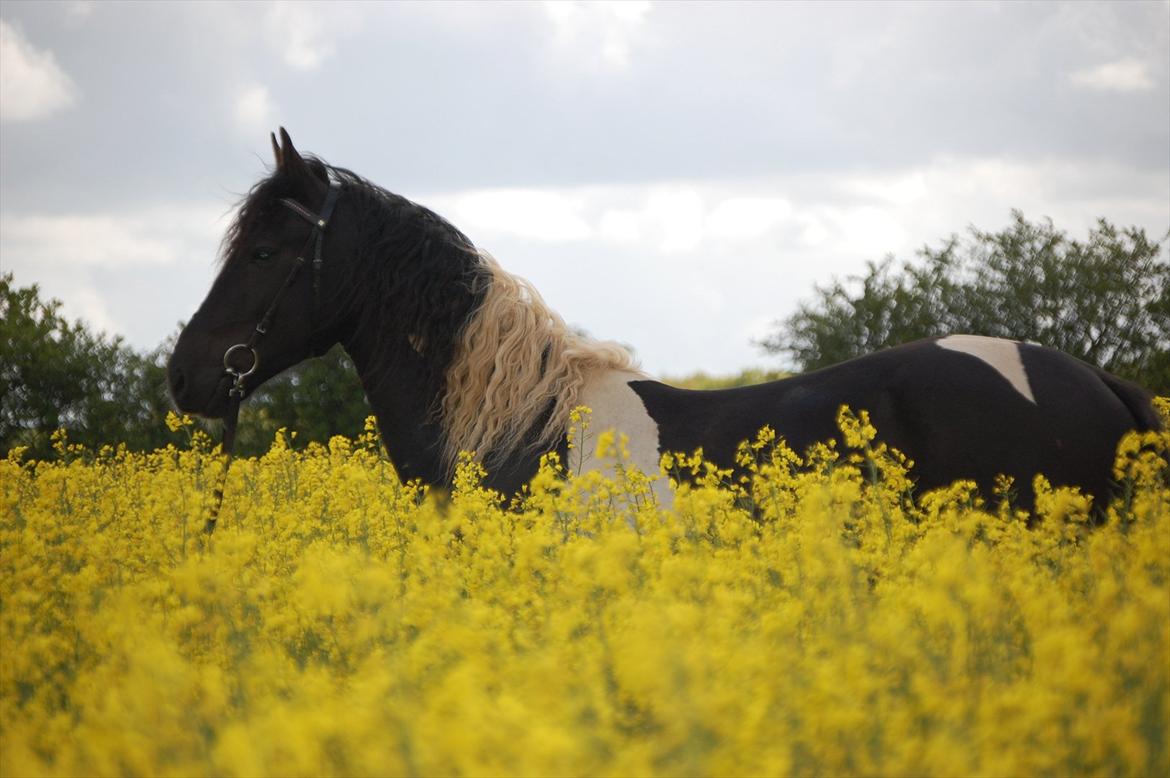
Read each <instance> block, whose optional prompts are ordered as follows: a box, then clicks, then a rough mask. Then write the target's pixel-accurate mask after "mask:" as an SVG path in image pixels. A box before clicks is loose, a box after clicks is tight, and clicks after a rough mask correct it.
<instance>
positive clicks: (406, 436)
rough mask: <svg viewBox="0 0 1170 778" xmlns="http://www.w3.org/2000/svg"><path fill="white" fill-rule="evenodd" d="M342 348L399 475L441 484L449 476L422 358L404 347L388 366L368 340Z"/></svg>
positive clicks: (441, 433)
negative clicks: (359, 380) (358, 381)
mask: <svg viewBox="0 0 1170 778" xmlns="http://www.w3.org/2000/svg"><path fill="white" fill-rule="evenodd" d="M345 348H346V351H347V352H348V353H349V355H350V358H351V359H353V363H354V366H355V367H356V368H357V371H358V375H359V376H361V379H362V386H363V387H364V388H365V390H366V398H367V399H368V400H369V401H370V406H371V407H372V408H373V409H374V415H375V416H376V417H377V419H378V429H379V431H380V432H381V434H382V442H383V444H384V445H385V446H386V452H387V453H388V454H389V455H390V461H392V462H393V463H394V467H395V469H396V470H397V471H398V475H399V477H400V478H401V479H402V480H403V481H409V480H414V479H420V480H422V481H423V483H426V484H428V485H432V486H434V485H441V484H443V483H444V482H445V481H446V477H447V474H446V468H445V467H444V464H443V461H442V457H441V454H442V450H443V445H442V444H443V437H442V436H443V431H442V427H441V426H440V424H439V423H438V420H437V419H435V418H434V413H433V409H434V400H435V398H434V396H433V394H431V391H430V389H429V388H428V386H427V381H426V372H425V369H424V365H423V362H422V359H421V358H419V357H418V356H417V355H416V354H415V353H414V351H412V350H409V349H406V350H404V355H403V356H401V357H400V358H399V359H396V360H395V364H394V366H393V368H392V370H388V369H387V366H386V365H385V364H384V361H383V360H381V359H380V355H379V354H378V353H377V350H376V348H375V346H374V345H373V344H372V343H368V342H362V341H361V340H355V342H351V343H347V344H346V347H345Z"/></svg>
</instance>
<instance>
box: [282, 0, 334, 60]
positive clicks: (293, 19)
mask: <svg viewBox="0 0 1170 778" xmlns="http://www.w3.org/2000/svg"><path fill="white" fill-rule="evenodd" d="M266 23H267V27H268V31H269V35H270V37H271V39H272V41H273V42H274V43H275V45H276V46H277V47H278V48H279V50H280V52H281V55H282V57H283V58H284V63H285V64H286V65H288V66H289V67H291V68H293V69H294V70H316V69H317V68H318V67H320V65H321V63H322V62H324V61H325V59H327V58H328V57H329V56H330V55H331V54H333V42H332V41H331V40H329V39H328V38H327V37H326V34H327V30H328V28H329V25H328V24H327V23H326V20H325V18H324V14H323V13H322V12H321V10H320V7H319V6H315V5H311V4H309V3H273V4H272V5H271V6H269V9H268V14H267V17H266Z"/></svg>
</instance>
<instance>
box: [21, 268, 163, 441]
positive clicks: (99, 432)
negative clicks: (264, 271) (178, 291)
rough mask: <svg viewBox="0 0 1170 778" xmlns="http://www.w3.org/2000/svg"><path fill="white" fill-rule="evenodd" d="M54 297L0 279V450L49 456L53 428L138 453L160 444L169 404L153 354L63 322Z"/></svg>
mask: <svg viewBox="0 0 1170 778" xmlns="http://www.w3.org/2000/svg"><path fill="white" fill-rule="evenodd" d="M60 308H61V303H60V302H59V301H58V300H49V301H48V302H45V301H43V300H41V298H40V290H39V289H38V288H37V286H36V285H33V286H30V287H23V288H22V287H18V286H16V285H15V283H14V282H13V277H12V274H11V273H5V274H2V275H0V449H2V450H3V451H7V450H8V449H10V448H12V447H14V446H27V447H28V449H29V452H28V454H29V456H33V457H45V456H49V455H51V452H52V444H51V441H50V436H51V435H52V433H53V432H54V431H55V430H57V429H58V428H66V429H68V430H69V435H70V439H71V440H73V441H74V442H78V443H84V444H86V445H89V446H98V445H101V444H103V443H119V442H120V443H126V444H127V445H128V446H130V447H131V448H136V449H145V448H154V447H156V446H159V445H162V444H164V443H165V442H166V440H167V430H166V426H165V425H164V423H163V420H164V419H165V417H166V411H167V409H168V408H169V407H170V401H169V399H168V398H167V394H166V372H165V369H164V367H163V364H162V357H161V355H160V353H159V352H155V353H153V354H147V355H143V354H138V353H136V352H134V351H133V350H131V349H129V348H128V347H126V346H125V345H124V344H123V343H122V340H121V339H120V338H113V339H110V338H107V337H106V336H105V335H95V334H93V333H91V332H90V331H89V330H88V329H86V327H85V326H84V325H83V324H82V323H81V322H73V323H72V324H71V323H69V322H68V321H66V320H65V319H64V318H63V317H62V316H61V315H60Z"/></svg>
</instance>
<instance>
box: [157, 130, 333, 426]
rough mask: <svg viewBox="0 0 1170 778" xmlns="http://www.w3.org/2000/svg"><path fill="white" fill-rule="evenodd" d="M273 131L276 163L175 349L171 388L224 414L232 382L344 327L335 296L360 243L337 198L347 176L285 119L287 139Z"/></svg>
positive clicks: (250, 383) (316, 345) (250, 387)
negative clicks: (337, 174)
mask: <svg viewBox="0 0 1170 778" xmlns="http://www.w3.org/2000/svg"><path fill="white" fill-rule="evenodd" d="M271 137H272V149H273V153H274V155H275V159H276V167H275V170H274V172H273V173H272V174H271V175H270V176H269V177H267V178H265V179H263V180H262V181H260V182H259V183H258V184H256V185H255V186H254V187H253V188H252V190H251V191H250V192H249V193H248V195H247V197H246V198H245V200H244V202H243V204H242V205H241V207H240V209H239V213H238V215H237V218H236V221H235V223H234V224H233V225H232V226H231V227H230V228H229V229H228V231H227V234H226V235H225V236H224V241H223V247H222V266H221V268H220V271H219V274H218V276H217V277H216V279H215V281H214V283H213V284H212V287H211V291H210V292H208V294H207V297H206V299H204V301H203V304H202V305H200V306H199V309H198V310H197V311H196V312H195V315H194V316H192V317H191V320H190V322H189V323H188V324H187V326H186V327H184V329H183V331H182V333H180V335H179V339H178V341H177V342H176V344H175V349H174V352H173V353H172V355H171V359H170V362H169V365H168V371H167V375H168V380H169V383H170V390H171V395H172V397H173V398H174V401H175V405H176V406H177V407H178V408H179V409H180V410H182V411H184V412H188V413H196V414H200V415H203V416H208V417H211V418H219V417H222V416H224V414H225V413H226V412H227V408H228V400H229V392H230V391H231V390H232V389H233V387H235V388H236V390H237V391H239V392H240V393H241V396H242V395H246V394H248V393H250V392H252V391H254V390H255V389H256V387H258V386H260V384H262V383H264V382H265V381H266V380H267V379H269V378H271V377H272V376H274V375H276V374H278V373H280V372H281V371H283V370H285V369H286V368H288V367H291V366H292V365H295V364H297V363H298V362H301V361H302V360H304V359H306V358H307V357H309V356H312V355H314V354H318V353H323V352H324V351H325V350H327V349H328V348H329V347H330V346H331V345H333V344H334V343H336V342H337V341H338V340H339V339H340V337H341V334H342V333H341V329H342V327H343V325H344V322H343V318H342V317H340V316H338V315H337V313H336V310H334V309H331V308H330V306H329V305H328V303H330V302H331V301H333V300H335V298H336V296H337V293H338V284H337V279H338V278H339V277H340V276H341V275H342V274H341V273H339V267H338V266H339V265H344V264H345V263H346V262H347V261H348V258H349V257H351V256H352V253H353V247H352V245H349V244H350V243H351V242H352V235H353V230H352V229H347V225H346V221H347V220H350V219H351V217H350V215H349V214H348V213H347V212H346V210H345V208H344V206H339V207H337V208H336V210H334V208H333V206H334V205H335V204H336V203H337V199H338V193H339V186H340V184H339V183H338V182H337V181H335V180H331V177H330V172H329V169H328V168H327V167H326V166H325V165H324V164H322V163H321V162H319V161H318V160H316V159H313V158H311V157H310V158H308V159H306V158H303V157H302V156H301V155H300V154H299V153H298V152H297V150H296V148H295V147H294V146H293V143H292V140H291V139H290V138H289V136H288V133H287V132H285V130H284V129H283V128H281V130H280V141H279V142H278V141H277V138H276V136H275V135H273V136H271ZM326 211H328V213H326ZM339 227H340V228H339ZM326 257H327V258H328V264H329V265H330V268H329V270H330V272H324V268H323V265H324V264H325V261H326Z"/></svg>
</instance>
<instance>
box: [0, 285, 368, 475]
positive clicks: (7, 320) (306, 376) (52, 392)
mask: <svg viewBox="0 0 1170 778" xmlns="http://www.w3.org/2000/svg"><path fill="white" fill-rule="evenodd" d="M60 309H61V303H60V302H59V301H57V300H49V301H44V300H42V299H41V296H40V290H39V289H38V288H37V286H36V285H33V286H29V287H19V286H17V285H16V284H15V283H14V281H13V277H12V274H11V273H6V274H3V275H0V452H7V451H8V450H9V449H11V448H13V447H14V446H26V447H28V451H27V453H26V456H27V457H30V458H38V459H43V458H48V457H52V456H53V448H52V440H51V437H52V434H53V432H55V431H56V430H57V429H62V428H63V429H65V430H66V431H67V433H68V436H69V440H70V441H72V442H75V443H83V444H85V445H87V446H90V447H95V448H96V447H99V446H101V445H103V444H107V443H108V444H117V443H124V444H126V446H127V447H128V448H130V449H132V450H150V449H154V448H158V447H159V446H164V445H166V444H167V443H168V442H173V439H172V437H171V436H170V432H169V431H168V429H167V427H166V424H165V419H166V414H167V411H169V410H170V409H171V408H172V403H171V400H170V396H169V395H168V393H167V379H166V360H167V358H168V357H169V355H170V352H171V348H172V345H173V338H172V339H170V340H168V341H167V342H165V343H164V344H162V345H161V346H159V348H157V349H155V350H154V351H152V352H149V353H139V352H137V351H135V350H134V349H131V348H130V347H128V346H127V345H126V344H125V343H124V342H123V341H122V339H121V338H108V337H106V336H104V335H95V334H94V333H92V332H90V331H89V330H88V329H87V328H86V327H85V325H83V324H82V323H81V322H73V323H70V322H68V321H67V320H66V319H65V318H64V317H62V316H61V313H60ZM370 412H371V411H370V408H369V405H368V404H367V403H366V399H365V394H364V393H363V391H362V387H361V384H360V382H359V381H358V378H357V375H356V373H355V371H354V368H353V364H352V363H351V362H350V361H349V357H348V356H346V354H345V352H344V351H343V350H342V349H341V348H340V347H335V348H334V349H332V350H331V351H330V352H329V353H327V354H326V355H325V356H323V357H321V358H320V359H313V360H308V361H306V362H303V363H301V364H300V365H297V366H296V367H294V368H292V369H290V370H288V371H286V372H285V373H283V374H282V375H280V376H278V377H277V378H274V379H272V380H271V381H269V382H268V383H266V384H265V385H264V386H263V387H262V388H261V389H260V390H258V391H257V392H256V393H255V394H254V395H253V396H252V397H250V398H249V399H248V400H247V401H246V402H245V403H244V406H243V409H242V411H241V414H240V429H239V434H238V437H237V443H236V446H237V448H236V450H237V452H238V453H239V454H241V455H245V456H247V455H255V454H260V453H263V452H264V451H267V450H268V448H269V446H270V445H271V443H272V439H273V437H274V436H275V435H276V433H277V430H279V429H281V428H285V429H286V430H288V431H289V432H290V433H293V432H295V433H296V437H295V438H294V440H293V442H294V445H298V446H303V445H305V444H307V443H308V442H310V441H319V442H322V443H325V442H328V440H329V438H330V437H332V436H333V435H348V436H350V437H353V436H356V435H358V434H360V433H361V432H362V427H363V424H364V421H365V418H366V416H367V415H369V414H370ZM204 426H205V427H206V428H207V429H208V430H209V431H210V432H212V434H213V435H216V436H218V433H219V425H218V423H214V422H205V423H204Z"/></svg>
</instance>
